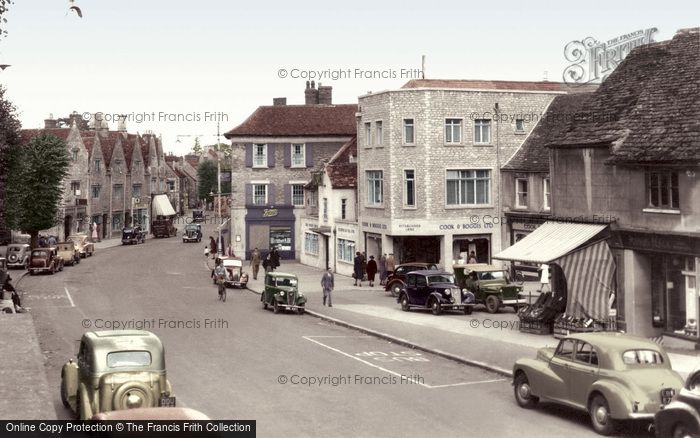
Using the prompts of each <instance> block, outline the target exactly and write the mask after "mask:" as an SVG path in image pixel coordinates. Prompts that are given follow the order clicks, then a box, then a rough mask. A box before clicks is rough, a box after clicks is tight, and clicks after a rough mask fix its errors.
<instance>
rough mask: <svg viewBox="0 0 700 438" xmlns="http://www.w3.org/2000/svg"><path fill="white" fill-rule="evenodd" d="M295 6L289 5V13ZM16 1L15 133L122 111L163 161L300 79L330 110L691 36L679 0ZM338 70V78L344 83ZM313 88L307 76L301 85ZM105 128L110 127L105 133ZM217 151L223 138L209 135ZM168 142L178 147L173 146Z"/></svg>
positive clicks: (2, 50) (10, 93)
mask: <svg viewBox="0 0 700 438" xmlns="http://www.w3.org/2000/svg"><path fill="white" fill-rule="evenodd" d="M298 3H301V4H298ZM75 5H77V6H79V7H80V8H81V9H82V12H83V18H79V17H77V15H76V14H74V13H72V12H70V13H69V12H68V6H69V3H68V0H17V1H16V3H15V4H13V5H11V7H10V10H9V12H8V13H7V14H6V18H7V20H8V23H7V24H6V25H5V28H6V29H7V30H8V35H7V36H6V37H4V38H2V39H1V40H0V64H10V65H11V66H10V67H8V68H7V69H6V70H4V71H2V72H0V84H2V85H3V86H4V87H5V88H6V89H7V93H6V96H7V98H8V99H10V100H11V101H12V102H13V103H14V105H15V106H16V107H17V110H18V116H19V118H20V121H21V122H22V126H23V127H24V128H38V127H42V126H43V120H44V119H45V118H47V117H48V116H49V114H53V116H54V117H67V115H68V114H69V113H71V112H72V111H77V112H78V113H81V114H83V113H85V114H86V117H87V114H89V113H94V112H102V113H105V114H106V116H105V117H106V118H107V119H108V120H110V119H111V116H110V114H127V116H128V117H129V120H128V121H127V128H128V130H129V132H140V133H144V132H147V131H152V132H154V133H156V134H159V135H162V138H163V144H164V149H165V151H166V152H173V153H176V154H184V153H187V152H188V151H189V150H190V149H191V147H192V145H193V144H194V139H195V137H199V139H200V142H201V143H202V144H213V143H215V142H216V133H217V122H220V129H221V133H222V134H223V132H225V131H227V130H230V129H232V128H234V127H235V126H237V125H238V124H240V123H241V122H243V121H244V120H245V119H246V117H247V116H248V115H250V114H251V113H252V112H253V111H254V110H255V108H257V107H258V106H260V105H271V104H272V99H273V98H274V97H287V103H288V104H303V103H304V88H305V83H306V80H307V79H308V78H311V77H310V76H309V75H311V74H313V72H316V74H325V75H327V76H328V75H332V74H336V75H339V73H337V72H340V71H342V72H344V73H343V76H342V77H337V78H335V80H333V79H334V78H333V77H326V78H322V79H320V80H319V79H316V82H321V83H323V85H332V86H333V102H334V103H357V98H358V96H360V95H363V94H365V93H367V92H368V91H374V92H377V91H381V90H387V89H396V88H400V87H401V86H402V85H403V84H404V83H405V82H407V81H408V80H409V79H412V78H418V75H419V74H420V72H419V71H416V69H418V70H419V69H420V67H421V57H422V56H423V55H425V56H426V69H425V76H426V78H430V79H492V80H522V81H539V80H543V78H544V76H545V72H546V75H547V79H548V80H550V81H560V80H562V74H563V72H564V69H565V68H566V67H567V66H568V65H570V64H571V63H570V62H569V61H567V60H566V58H565V55H564V47H565V46H566V45H567V43H569V42H571V41H575V40H582V39H584V38H586V37H593V38H594V39H596V40H598V41H608V40H611V39H613V38H615V37H618V36H620V35H624V34H628V33H631V32H634V31H637V30H641V29H648V28H657V29H658V31H657V32H656V33H655V34H654V36H653V38H654V40H655V41H663V40H667V39H670V38H672V37H673V35H674V34H675V32H676V30H678V29H682V28H688V27H697V26H700V2H699V1H697V0H692V1H691V0H688V1H673V0H668V1H658V0H655V1H646V0H640V1H634V2H626V1H624V2H623V1H619V2H616V1H598V0H589V1H581V2H570V1H569V2H551V1H537V0H531V1H512V0H499V1H493V2H467V1H448V0H434V1H429V2H426V1H414V0H403V1H379V0H373V1H366V0H359V1H353V2H339V3H335V2H327V1H323V2H322V1H317V0H307V1H304V2H289V1H284V2H282V1H263V2H258V3H256V4H251V2H240V1H231V0H228V1H223V0H197V1H193V0H189V1H180V0H167V1H166V0H140V1H135V0H120V1H105V0H75ZM348 72H349V73H348ZM311 79H313V78H311ZM110 127H111V128H115V129H116V123H111V124H110ZM221 138H222V140H223V137H221ZM178 140H179V142H178Z"/></svg>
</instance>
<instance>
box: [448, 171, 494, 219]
mask: <svg viewBox="0 0 700 438" xmlns="http://www.w3.org/2000/svg"><path fill="white" fill-rule="evenodd" d="M481 171H484V172H487V175H488V178H486V181H487V183H488V184H487V188H486V195H487V199H486V202H485V203H476V202H475V203H472V204H470V203H468V202H467V203H461V198H462V196H461V183H459V181H463V180H464V181H468V180H473V181H474V201H476V200H477V198H478V195H477V181H479V180H483V179H484V178H481V177H477V176H476V175H477V174H476V172H481ZM449 172H474V177H473V178H461V176H460V178H458V179H457V180H456V181H458V186H457V187H458V188H459V191H458V193H457V194H456V198H457V200H458V202H457V203H454V204H450V203H449V202H448V200H449V181H451V180H450V179H449V178H448V175H449ZM444 181H445V208H446V209H451V208H462V207H465V206H466V207H471V208H490V207H493V193H492V191H493V169H491V168H473V169H449V168H448V169H445V180H444ZM466 196H467V195H465V199H466Z"/></svg>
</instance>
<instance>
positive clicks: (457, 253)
mask: <svg viewBox="0 0 700 438" xmlns="http://www.w3.org/2000/svg"><path fill="white" fill-rule="evenodd" d="M453 242H454V243H453V244H452V257H453V258H454V260H461V261H462V263H467V262H468V261H469V258H470V255H471V254H472V252H473V253H474V257H475V258H476V262H477V263H491V239H490V237H489V236H455V237H454V241H453Z"/></svg>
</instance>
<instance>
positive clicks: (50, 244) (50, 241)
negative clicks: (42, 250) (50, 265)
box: [48, 236, 56, 248]
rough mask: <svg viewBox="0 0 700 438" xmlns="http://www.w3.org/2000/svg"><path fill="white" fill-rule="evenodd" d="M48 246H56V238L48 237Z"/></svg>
mask: <svg viewBox="0 0 700 438" xmlns="http://www.w3.org/2000/svg"><path fill="white" fill-rule="evenodd" d="M48 244H49V247H51V248H53V247H54V246H56V236H49V240H48Z"/></svg>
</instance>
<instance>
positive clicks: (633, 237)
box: [610, 231, 700, 256]
mask: <svg viewBox="0 0 700 438" xmlns="http://www.w3.org/2000/svg"><path fill="white" fill-rule="evenodd" d="M610 246H612V247H613V248H625V249H634V250H639V251H654V252H665V253H670V254H685V255H693V256H700V238H698V237H691V236H678V235H675V234H655V233H641V232H636V231H614V232H613V233H612V236H611V241H610Z"/></svg>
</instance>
